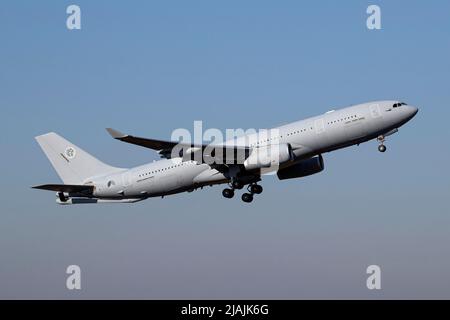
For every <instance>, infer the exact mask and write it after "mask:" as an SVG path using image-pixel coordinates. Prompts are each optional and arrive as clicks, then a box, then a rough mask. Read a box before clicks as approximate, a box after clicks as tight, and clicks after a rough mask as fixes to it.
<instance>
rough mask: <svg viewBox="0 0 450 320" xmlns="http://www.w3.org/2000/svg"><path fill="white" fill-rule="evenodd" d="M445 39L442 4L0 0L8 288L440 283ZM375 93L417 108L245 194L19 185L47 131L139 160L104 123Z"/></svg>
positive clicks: (257, 111)
mask: <svg viewBox="0 0 450 320" xmlns="http://www.w3.org/2000/svg"><path fill="white" fill-rule="evenodd" d="M73 3H76V4H78V5H79V6H80V7H81V11H82V29H81V30H78V31H69V30H67V28H66V21H65V20H66V17H67V15H66V13H65V11H66V7H67V6H68V5H69V4H73ZM369 4H378V5H379V6H380V7H381V13H382V30H378V31H369V30H368V29H367V28H366V19H367V14H366V8H367V6H368V5H369ZM449 36H450V4H449V3H448V2H447V1H433V2H431V3H425V2H423V1H395V2H394V1H377V2H368V1H346V2H345V4H343V3H339V2H336V1H282V2H280V3H274V2H273V1H245V2H243V1H226V2H224V1H222V2H219V1H214V2H213V1H189V2H187V1H133V2H125V1H114V2H112V1H95V2H93V1H76V2H69V1H40V2H32V1H7V2H4V3H2V5H1V8H0V39H2V45H1V49H0V61H1V69H0V88H1V90H0V107H1V110H2V117H0V121H1V122H0V123H1V128H2V135H1V136H0V147H1V150H2V156H1V158H0V159H1V160H0V161H1V163H0V164H1V166H0V167H1V173H2V175H1V176H2V180H3V183H2V184H1V186H0V188H1V194H2V198H1V199H2V201H1V202H0V213H1V218H0V219H1V223H0V253H1V254H2V260H1V263H0V297H2V298H54V297H57V298H80V297H82V298H450V289H449V288H450V276H449V275H448V272H447V270H449V268H450V259H449V257H450V250H449V247H448V243H450V235H449V232H448V230H449V224H450V217H449V215H448V211H449V210H448V202H447V197H448V194H449V191H450V184H449V172H448V169H447V164H448V163H449V160H450V152H449V148H448V141H449V140H448V139H449V131H448V118H449V116H450V111H449V108H448V106H449V102H450V90H449V89H448V88H449V74H450V60H449V58H448V57H450V37H449ZM379 99H400V100H404V101H406V102H408V103H410V104H413V105H416V106H418V107H419V108H420V111H419V114H418V115H417V116H416V118H414V120H413V121H412V122H410V123H408V124H407V125H406V126H405V127H403V128H402V129H401V130H400V132H399V133H398V134H396V135H394V136H392V137H389V138H388V141H387V146H388V152H386V154H380V153H379V152H378V151H377V150H376V143H375V142H369V143H367V144H364V145H361V146H359V147H351V148H348V149H345V150H341V151H337V152H334V153H331V154H326V155H324V158H325V165H326V169H325V171H324V172H323V173H321V174H319V175H316V176H313V177H308V178H305V179H301V180H293V181H287V182H279V181H277V180H276V178H275V177H267V178H265V180H264V181H263V186H264V188H265V192H264V194H263V195H262V196H259V197H258V198H257V199H256V201H255V202H254V203H252V205H250V206H249V205H246V204H244V203H242V202H241V201H239V200H238V199H235V200H232V201H229V200H226V199H224V198H222V196H221V188H220V187H214V188H210V189H207V190H203V191H202V192H195V193H192V194H181V195H176V196H173V197H167V198H165V199H163V200H161V199H151V200H148V201H145V202H142V203H139V204H136V205H132V206H129V205H125V206H108V205H106V206H78V207H75V206H74V207H58V206H56V204H55V202H54V195H53V194H51V193H45V192H39V191H35V190H31V189H30V188H29V186H31V185H35V184H40V183H47V182H59V179H58V177H57V175H56V174H55V173H54V172H53V169H52V168H51V166H50V164H49V163H48V161H47V159H46V158H45V156H44V154H43V153H42V152H41V150H40V149H39V147H38V145H37V144H36V143H35V141H34V139H33V137H34V136H36V135H39V134H42V133H46V132H48V131H55V132H58V133H59V134H61V135H63V136H64V137H66V138H67V139H68V140H70V141H72V142H74V143H75V144H77V145H79V146H81V147H83V148H84V149H86V150H87V151H89V152H91V153H93V154H94V155H96V156H97V157H98V158H100V159H102V160H104V161H105V162H108V163H111V164H113V165H117V166H134V165H138V164H142V163H145V162H148V161H151V160H153V159H157V157H156V154H155V153H154V152H152V151H151V150H146V149H142V148H139V147H136V146H131V145H127V144H122V143H120V142H118V141H114V140H113V139H111V138H110V137H109V136H108V135H107V133H106V132H105V131H104V128H106V127H113V128H117V129H119V130H123V131H126V132H130V133H133V134H136V135H141V136H147V137H154V138H161V139H168V138H170V135H171V132H172V130H174V129H176V128H188V129H191V128H192V126H193V122H194V121H195V120H202V121H203V123H204V127H205V128H220V129H226V128H245V129H247V128H266V127H272V126H276V125H279V124H283V123H287V122H291V121H295V120H298V119H302V118H306V117H308V116H313V115H317V114H319V113H323V112H325V111H327V110H330V109H333V108H339V107H344V106H346V105H350V104H355V103H361V102H366V101H371V100H379ZM69 264H78V265H80V267H81V268H82V272H83V280H82V281H83V289H82V290H81V292H69V291H67V290H66V289H65V277H66V275H65V273H64V272H65V268H66V267H67V266H68V265H69ZM370 264H378V265H380V266H381V269H382V275H383V278H382V279H383V280H382V281H383V284H382V286H383V290H381V291H378V292H373V291H369V290H367V289H366V287H365V279H366V274H365V269H366V267H367V266H368V265H370Z"/></svg>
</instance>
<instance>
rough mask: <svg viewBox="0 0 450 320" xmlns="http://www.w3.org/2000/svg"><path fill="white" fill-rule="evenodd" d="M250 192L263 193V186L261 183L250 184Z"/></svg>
mask: <svg viewBox="0 0 450 320" xmlns="http://www.w3.org/2000/svg"><path fill="white" fill-rule="evenodd" d="M250 192H251V193H255V194H261V193H262V192H263V187H261V186H260V185H259V184H253V185H251V186H250Z"/></svg>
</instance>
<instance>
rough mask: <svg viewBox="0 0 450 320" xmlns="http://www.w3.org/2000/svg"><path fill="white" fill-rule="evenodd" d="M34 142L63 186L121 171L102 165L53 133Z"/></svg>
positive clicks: (81, 182) (39, 137)
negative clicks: (37, 144)
mask: <svg viewBox="0 0 450 320" xmlns="http://www.w3.org/2000/svg"><path fill="white" fill-rule="evenodd" d="M36 140H37V142H38V143H39V145H40V146H41V148H42V150H43V151H44V153H45V155H46V156H47V158H48V159H49V160H50V162H51V164H52V165H53V167H54V168H55V170H56V172H57V173H58V175H59V177H60V178H61V179H62V181H63V182H64V183H65V184H83V183H84V182H85V180H86V179H88V178H90V177H93V176H97V175H102V174H107V173H113V172H115V171H118V170H121V169H119V168H115V167H111V166H109V165H107V164H104V163H103V162H101V161H100V160H98V159H96V158H94V157H93V156H91V155H90V154H88V153H87V152H85V151H83V150H82V149H80V148H79V147H77V146H75V145H74V144H72V143H70V142H69V141H67V140H65V139H64V138H63V137H60V136H59V135H57V134H56V133H54V132H50V133H47V134H44V135H41V136H38V137H36Z"/></svg>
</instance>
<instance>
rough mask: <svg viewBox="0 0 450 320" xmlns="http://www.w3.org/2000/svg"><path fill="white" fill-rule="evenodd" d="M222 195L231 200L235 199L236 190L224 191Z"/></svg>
mask: <svg viewBox="0 0 450 320" xmlns="http://www.w3.org/2000/svg"><path fill="white" fill-rule="evenodd" d="M222 195H223V196H224V197H225V198H227V199H231V198H233V197H234V190H233V189H223V191H222Z"/></svg>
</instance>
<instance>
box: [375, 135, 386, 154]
mask: <svg viewBox="0 0 450 320" xmlns="http://www.w3.org/2000/svg"><path fill="white" fill-rule="evenodd" d="M377 140H378V142H379V143H380V144H379V145H378V151H380V152H386V146H385V145H384V141H385V137H384V136H383V135H381V136H378V138H377Z"/></svg>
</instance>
